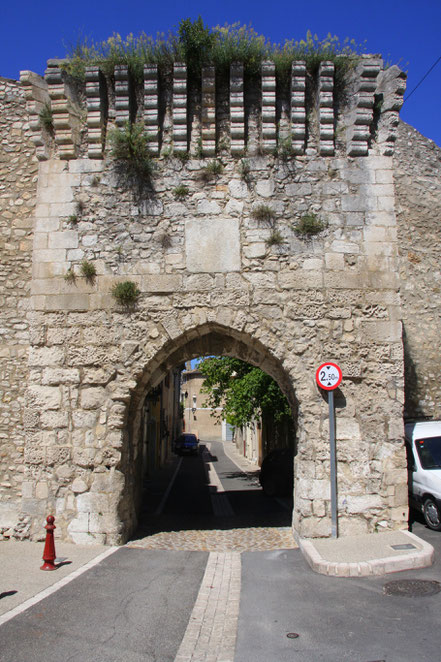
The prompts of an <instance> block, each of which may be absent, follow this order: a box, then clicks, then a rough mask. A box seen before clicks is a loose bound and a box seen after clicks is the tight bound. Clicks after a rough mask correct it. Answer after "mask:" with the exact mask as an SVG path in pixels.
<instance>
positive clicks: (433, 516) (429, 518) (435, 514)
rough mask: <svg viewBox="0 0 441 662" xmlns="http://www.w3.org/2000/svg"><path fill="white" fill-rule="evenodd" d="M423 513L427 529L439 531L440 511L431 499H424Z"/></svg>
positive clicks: (440, 527) (440, 526)
mask: <svg viewBox="0 0 441 662" xmlns="http://www.w3.org/2000/svg"><path fill="white" fill-rule="evenodd" d="M423 515H424V519H425V521H426V524H427V526H428V527H429V529H432V530H433V531H441V511H440V509H439V508H438V506H437V505H436V503H435V501H433V499H426V500H425V502H424V506H423Z"/></svg>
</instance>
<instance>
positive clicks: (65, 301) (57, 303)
mask: <svg viewBox="0 0 441 662" xmlns="http://www.w3.org/2000/svg"><path fill="white" fill-rule="evenodd" d="M43 309H44V310H47V311H51V310H53V311H59V310H88V309H89V295H88V294H79V293H77V292H72V293H71V294H56V295H48V296H46V297H44V304H43Z"/></svg>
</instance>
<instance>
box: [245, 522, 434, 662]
mask: <svg viewBox="0 0 441 662" xmlns="http://www.w3.org/2000/svg"><path fill="white" fill-rule="evenodd" d="M412 530H413V532H414V533H415V534H416V535H418V536H420V537H421V538H423V539H424V540H427V541H428V542H430V543H431V544H432V545H434V547H435V551H436V560H435V564H434V565H433V566H432V567H431V568H425V569H422V570H415V571H406V572H399V573H393V574H389V575H386V576H383V577H374V578H359V579H358V578H348V579H342V578H339V579H337V578H332V577H326V576H323V575H318V574H316V573H313V572H312V571H311V570H310V569H309V567H308V565H307V563H306V561H305V560H304V559H303V557H302V555H301V553H300V551H299V550H287V551H279V552H259V553H251V552H247V553H244V554H242V588H241V603H240V615H239V628H238V640H237V645H236V656H235V660H234V662H269V661H274V662H288V661H289V662H319V661H320V662H382V661H384V662H438V661H439V660H441V629H440V625H439V624H440V608H441V593H437V594H436V595H432V596H424V597H411V596H407V595H406V596H402V597H397V596H390V595H386V594H385V593H384V591H383V587H384V585H385V584H386V583H387V582H390V581H401V580H404V579H412V580H435V581H438V582H441V562H440V558H441V533H438V532H434V531H430V530H429V529H427V528H426V527H425V526H424V524H420V523H418V522H417V523H415V525H414V526H413V527H412ZM290 633H294V634H297V635H298V637H297V638H289V637H288V636H287V635H288V634H290Z"/></svg>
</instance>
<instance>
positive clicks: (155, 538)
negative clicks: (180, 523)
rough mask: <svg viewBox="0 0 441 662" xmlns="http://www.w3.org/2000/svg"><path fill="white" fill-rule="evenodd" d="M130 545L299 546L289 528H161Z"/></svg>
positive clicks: (226, 548) (225, 549) (206, 548)
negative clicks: (162, 529) (188, 529)
mask: <svg viewBox="0 0 441 662" xmlns="http://www.w3.org/2000/svg"><path fill="white" fill-rule="evenodd" d="M127 546H128V547H140V548H142V549H165V550H167V549H171V550H182V551H190V552H192V551H194V552H253V551H256V552H257V551H267V550H273V549H296V548H297V547H298V545H297V544H296V542H295V540H294V538H293V536H292V532H291V529H290V528H289V527H261V528H260V527H255V528H243V529H212V530H211V529H210V530H207V529H205V530H190V531H161V532H159V533H153V534H151V535H147V536H145V537H144V538H140V539H138V540H135V541H133V542H130V543H128V545H127Z"/></svg>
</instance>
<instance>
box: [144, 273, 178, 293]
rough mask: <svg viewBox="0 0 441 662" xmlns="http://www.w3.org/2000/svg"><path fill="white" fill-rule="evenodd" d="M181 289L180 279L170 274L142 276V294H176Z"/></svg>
mask: <svg viewBox="0 0 441 662" xmlns="http://www.w3.org/2000/svg"><path fill="white" fill-rule="evenodd" d="M181 287H182V277H181V276H178V275H174V274H173V275H172V274H158V275H155V274H151V275H145V276H142V277H141V279H140V289H141V291H142V292H177V291H178V290H180V289H181Z"/></svg>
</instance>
